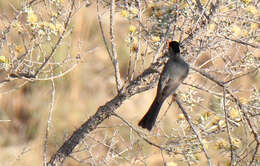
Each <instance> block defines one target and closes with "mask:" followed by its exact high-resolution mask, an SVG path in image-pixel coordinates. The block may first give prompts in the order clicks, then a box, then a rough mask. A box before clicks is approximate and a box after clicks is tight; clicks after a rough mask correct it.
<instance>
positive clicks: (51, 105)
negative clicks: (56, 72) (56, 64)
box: [43, 79, 55, 166]
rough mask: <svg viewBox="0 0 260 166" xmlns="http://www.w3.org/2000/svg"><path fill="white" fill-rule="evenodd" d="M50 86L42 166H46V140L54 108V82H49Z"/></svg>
mask: <svg viewBox="0 0 260 166" xmlns="http://www.w3.org/2000/svg"><path fill="white" fill-rule="evenodd" d="M51 86H52V92H51V103H50V110H49V115H48V121H47V126H46V131H45V132H46V133H45V138H44V144H43V162H44V166H47V144H48V138H49V131H50V126H51V120H52V113H53V108H54V101H55V84H54V80H53V79H52V80H51Z"/></svg>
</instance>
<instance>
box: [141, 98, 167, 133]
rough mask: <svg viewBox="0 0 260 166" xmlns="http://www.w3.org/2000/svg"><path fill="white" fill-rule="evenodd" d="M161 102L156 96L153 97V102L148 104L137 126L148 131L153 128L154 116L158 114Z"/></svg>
mask: <svg viewBox="0 0 260 166" xmlns="http://www.w3.org/2000/svg"><path fill="white" fill-rule="evenodd" d="M162 103H163V102H161V101H160V100H158V98H155V99H154V101H153V104H152V105H151V106H150V108H149V110H148V112H147V113H146V114H145V116H144V117H143V118H142V120H141V121H140V122H139V123H138V126H141V127H142V128H145V129H148V130H149V131H150V130H151V129H152V128H153V125H154V123H155V121H156V118H157V116H158V114H159V111H160V108H161V106H162Z"/></svg>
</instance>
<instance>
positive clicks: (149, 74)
mask: <svg viewBox="0 0 260 166" xmlns="http://www.w3.org/2000/svg"><path fill="white" fill-rule="evenodd" d="M166 60H167V56H166V55H165V56H163V57H161V58H158V61H157V62H156V63H153V64H152V65H151V66H150V67H149V68H148V69H146V70H145V71H144V72H143V73H142V74H141V75H139V76H138V77H137V78H136V79H134V80H133V81H131V82H130V84H129V85H128V86H127V87H126V89H125V91H124V93H123V94H118V95H117V96H115V97H114V98H113V99H112V100H110V101H108V102H107V103H106V104H105V105H103V106H101V107H99V108H98V110H97V112H96V113H95V114H94V115H93V116H91V117H90V118H89V119H88V120H87V121H86V122H85V123H84V124H82V126H81V127H80V128H78V129H77V130H76V131H75V132H74V133H73V134H72V136H71V137H70V138H69V139H68V140H66V141H65V142H64V144H63V145H62V146H61V147H60V148H59V150H58V151H57V152H56V153H55V154H54V155H53V156H52V157H51V160H50V161H49V162H48V166H56V165H61V164H62V163H63V162H64V160H65V159H66V157H68V156H69V155H70V154H71V152H72V151H73V149H74V148H75V147H76V146H77V145H78V144H79V143H80V142H81V141H82V140H83V139H84V138H85V137H86V135H88V134H89V133H90V132H92V131H93V130H95V129H96V128H97V126H98V125H99V124H101V123H102V122H103V121H104V120H105V119H107V118H109V117H110V116H111V115H113V112H114V111H115V110H116V109H117V108H119V107H120V106H121V105H122V104H123V102H124V101H125V100H126V99H128V98H130V97H132V96H133V95H136V94H138V93H141V92H143V91H146V90H149V89H151V88H153V87H154V86H155V84H156V82H157V80H158V79H152V80H153V81H151V82H150V81H147V80H151V78H154V77H157V78H158V76H159V69H160V68H161V66H162V64H163V63H164V62H165V61H166Z"/></svg>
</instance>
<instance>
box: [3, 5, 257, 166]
mask: <svg viewBox="0 0 260 166" xmlns="http://www.w3.org/2000/svg"><path fill="white" fill-rule="evenodd" d="M30 2H32V4H30V5H28V3H29V2H28V1H17V0H8V1H0V11H1V13H0V17H1V19H0V32H1V34H0V35H1V43H0V44H1V46H0V64H1V67H0V81H1V85H0V93H1V94H0V120H2V121H0V129H1V132H0V149H1V150H0V151H1V152H0V161H1V162H0V165H3V166H5V165H8V166H9V165H19V166H20V165H26V166H28V165H39V164H42V161H43V142H44V139H45V129H46V125H47V120H48V113H49V110H50V107H51V93H52V91H53V89H52V82H51V80H52V79H53V80H54V82H55V102H54V112H53V116H52V124H51V128H50V135H49V138H48V150H47V151H48V153H47V154H48V156H51V154H53V153H54V152H55V151H56V150H57V149H58V147H59V146H60V145H61V144H62V143H63V142H64V140H65V139H66V138H68V137H69V136H70V135H71V134H72V132H73V131H74V130H75V129H76V128H78V127H79V126H80V125H81V124H82V123H83V122H84V121H86V120H87V119H88V118H89V117H90V116H91V115H93V114H94V113H95V111H96V110H97V108H98V107H99V106H101V105H103V104H104V103H106V102H107V101H108V100H110V99H111V98H113V97H114V96H115V95H116V93H117V91H116V86H115V80H114V69H113V66H112V65H111V61H110V59H109V56H108V55H107V51H106V48H105V45H104V42H103V39H102V35H101V32H100V27H99V22H98V19H97V18H98V12H97V7H96V3H97V2H96V1H76V3H75V6H76V7H75V9H74V10H71V5H70V4H71V1H66V0H44V1H41V0H34V1H30ZM198 2H199V3H200V5H201V6H202V7H203V8H204V10H205V11H203V12H205V13H206V16H207V15H208V16H212V17H211V19H207V18H206V16H205V17H204V16H201V15H200V14H198V8H199V7H198V6H199V5H198ZM214 2H216V3H213V1H212V2H211V1H207V0H202V1H195V0H190V1H182V0H180V1H179V0H149V1H148V0H146V1H145V0H144V1H141V0H139V1H121V0H116V12H115V26H114V28H115V36H116V38H115V43H116V44H117V53H118V62H119V66H120V73H121V76H122V78H123V80H124V81H127V80H131V79H133V78H134V77H135V76H136V75H138V74H140V73H142V71H143V70H144V69H145V68H147V67H148V66H149V65H150V64H151V62H152V61H153V59H154V55H156V53H157V50H159V49H158V48H160V47H163V45H162V43H166V41H167V40H168V39H174V40H180V41H182V40H183V39H185V38H187V37H188V36H189V34H190V33H191V32H193V33H194V36H192V40H189V41H188V42H186V43H185V44H184V45H183V47H182V53H183V55H184V56H185V59H186V61H187V62H189V63H190V64H191V66H195V67H198V68H200V69H204V70H206V71H207V72H208V73H210V74H212V75H213V76H214V77H216V78H218V79H221V80H223V81H228V80H230V79H231V78H233V77H236V76H239V75H241V74H244V73H246V72H248V71H251V70H252V69H255V68H258V67H259V57H260V51H259V45H260V31H259V22H260V16H259V12H260V11H259V8H260V6H259V2H257V1H254V0H244V1H242V0H240V1H231V0H225V1H221V2H219V1H214ZM211 3H212V4H215V5H216V6H215V9H216V11H212V9H214V8H212V6H211ZM99 5H100V6H99V7H100V11H99V14H100V16H101V18H102V24H103V28H104V29H103V30H104V33H105V36H106V37H107V38H108V36H109V6H110V1H105V0H103V1H100V3H99ZM70 12H71V18H72V19H71V21H70V22H68V24H67V25H66V20H67V18H68V17H69V15H70ZM17 16H18V17H17ZM199 17H201V18H199ZM194 20H197V22H195V21H194ZM61 37H62V38H61ZM60 38H61V39H63V40H62V41H61V42H60V43H58V41H59V39H60ZM107 40H108V41H109V38H108V39H107ZM239 41H244V42H245V43H246V44H243V43H242V44H241V42H240V43H239ZM57 43H58V44H57ZM247 43H251V44H252V45H253V46H258V47H252V46H250V45H249V44H247ZM163 48H165V47H163ZM53 50H54V54H53V56H51V57H50V61H48V64H46V66H44V68H43V69H42V70H39V69H40V68H41V66H42V65H43V64H44V63H45V62H46V59H48V57H49V55H51V54H52V51H53ZM160 52H162V51H160ZM159 55H161V53H160V54H159ZM135 57H138V58H137V61H135ZM130 62H131V63H130ZM135 63H136V64H135ZM134 65H136V66H134ZM129 66H130V67H129ZM256 71H257V70H256ZM35 73H37V75H35ZM132 73H133V74H132ZM185 83H188V84H189V85H190V84H191V85H194V87H192V86H189V85H182V86H181V87H180V90H179V91H180V92H179V93H178V94H179V97H180V98H181V100H182V101H183V103H184V105H185V108H186V109H187V111H188V113H189V114H190V116H191V118H192V120H193V122H194V124H195V125H196V126H197V127H198V128H199V131H200V133H201V136H202V137H203V141H204V144H205V145H206V148H207V150H208V152H209V155H210V156H211V158H212V162H213V163H214V164H215V165H229V164H230V145H229V142H228V137H229V136H228V134H227V132H226V122H225V116H224V112H223V96H222V95H223V94H221V93H222V90H221V88H219V87H217V86H216V85H215V84H214V83H212V82H211V81H209V80H207V79H206V78H204V77H201V76H200V75H199V74H197V73H195V72H192V71H191V74H190V76H189V78H187V80H186V81H185ZM196 85H200V86H201V87H202V88H204V90H200V89H199V88H198V87H196ZM259 87H260V77H259V73H258V72H253V73H248V74H247V75H246V76H244V77H241V78H239V79H236V80H234V81H232V82H230V84H228V88H230V89H232V92H233V93H234V94H236V96H237V97H238V98H239V100H240V102H241V103H243V104H245V105H247V106H248V107H247V108H248V110H247V111H248V112H249V113H250V114H249V115H250V118H251V119H250V120H252V123H253V124H254V128H255V129H256V131H257V134H260V133H259V131H260V130H259V127H260V126H259V107H260V101H259ZM205 89H207V90H205ZM155 90H156V89H153V90H149V91H146V92H144V93H142V94H139V95H136V96H134V97H132V98H131V99H130V100H127V101H126V102H125V103H124V104H123V105H122V106H121V107H120V108H119V110H118V114H119V115H120V116H122V117H123V118H124V119H126V120H127V121H128V122H130V123H131V124H132V125H134V126H135V127H136V124H137V122H138V121H139V119H140V118H141V117H142V116H143V114H144V113H145V112H146V110H147V109H148V107H149V105H150V104H151V102H152V100H153V97H154V95H155ZM168 103H170V99H169V102H168ZM168 106H169V104H164V107H163V108H162V110H165V109H167V111H166V112H163V111H162V112H163V113H161V115H160V118H159V122H158V123H157V124H156V127H155V129H154V130H153V131H152V132H151V133H148V132H145V131H144V133H143V134H145V136H146V137H147V138H148V139H149V140H151V141H153V142H156V143H157V144H159V145H162V146H167V147H168V148H169V149H171V150H172V153H167V152H162V151H160V150H158V149H156V148H154V147H152V146H150V145H149V144H147V143H146V142H145V141H144V140H143V139H142V138H140V137H139V136H138V135H137V134H136V133H135V132H134V131H133V130H132V129H131V128H130V127H128V126H127V125H126V124H125V123H123V122H122V121H121V120H120V119H118V118H116V117H111V118H109V119H108V120H106V121H104V123H102V124H101V125H100V126H99V128H98V129H96V130H95V131H94V132H92V133H91V134H90V135H88V136H87V137H86V140H85V141H84V142H83V143H82V144H81V145H79V146H78V148H77V149H76V150H75V152H74V153H73V154H72V155H71V156H70V158H69V159H67V161H66V163H65V164H64V165H91V164H92V165H164V164H165V165H169V166H175V165H207V162H206V158H205V156H204V155H203V152H202V151H201V148H200V146H199V144H198V142H197V140H196V138H195V136H194V135H193V133H192V132H191V129H190V127H189V126H188V124H187V123H186V121H185V118H184V116H183V115H182V114H181V113H180V111H179V110H178V108H177V106H176V104H172V106H171V107H170V108H168ZM226 110H228V113H229V118H230V124H231V126H232V127H231V128H232V129H231V130H232V131H231V133H232V137H231V141H232V144H233V148H234V150H233V151H234V153H235V163H236V164H237V165H246V164H248V162H249V161H250V159H251V158H252V155H253V154H252V153H253V151H254V148H255V146H256V143H255V142H254V138H253V136H252V134H251V131H250V128H249V127H248V125H247V124H246V122H245V119H244V117H243V116H244V115H243V113H242V111H241V110H240V109H239V107H238V106H237V105H236V103H234V102H233V101H231V100H229V99H228V97H227V103H226ZM166 113H167V114H166ZM166 115H167V116H166ZM258 137H259V135H258ZM259 155H260V153H259V151H258V152H257V154H256V157H255V160H254V164H259V162H260V156H259Z"/></svg>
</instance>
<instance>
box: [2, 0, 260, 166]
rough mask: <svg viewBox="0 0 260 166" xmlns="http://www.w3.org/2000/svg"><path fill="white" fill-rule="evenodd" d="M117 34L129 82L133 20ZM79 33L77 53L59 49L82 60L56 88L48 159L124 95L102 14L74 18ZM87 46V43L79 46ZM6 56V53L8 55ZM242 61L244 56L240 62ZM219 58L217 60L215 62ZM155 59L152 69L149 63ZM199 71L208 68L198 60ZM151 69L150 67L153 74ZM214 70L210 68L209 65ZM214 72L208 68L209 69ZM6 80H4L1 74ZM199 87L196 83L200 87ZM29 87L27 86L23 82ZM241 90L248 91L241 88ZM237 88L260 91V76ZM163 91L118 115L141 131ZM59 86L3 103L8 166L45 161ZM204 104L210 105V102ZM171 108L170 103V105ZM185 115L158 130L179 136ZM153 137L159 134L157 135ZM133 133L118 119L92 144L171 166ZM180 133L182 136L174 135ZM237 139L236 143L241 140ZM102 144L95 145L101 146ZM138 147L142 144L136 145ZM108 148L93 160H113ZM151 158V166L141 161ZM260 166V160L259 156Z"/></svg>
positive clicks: (170, 115) (36, 86)
mask: <svg viewBox="0 0 260 166" xmlns="http://www.w3.org/2000/svg"><path fill="white" fill-rule="evenodd" d="M11 4H12V5H13V6H15V7H17V8H19V7H20V6H21V5H22V4H21V2H19V1H16V0H12V1H11V0H9V1H1V2H0V11H1V15H2V17H4V16H3V15H5V17H12V16H13V9H12V6H11ZM115 20H116V25H117V26H116V27H118V28H117V29H116V30H115V32H116V36H117V38H116V43H119V44H118V45H117V47H118V55H119V64H120V69H121V72H122V73H121V74H122V75H123V76H124V75H126V74H127V64H128V51H129V50H128V49H129V48H128V46H127V44H126V42H125V40H126V38H127V35H128V27H129V23H128V21H127V20H126V19H125V18H122V17H120V16H118V15H117V16H116V19H115ZM6 21H7V19H3V18H1V20H0V29H3V28H4V27H5V25H6ZM103 21H104V22H103V23H104V25H105V26H106V25H108V24H109V20H106V19H104V20H103ZM71 27H72V29H73V32H72V35H71V37H70V39H66V40H68V41H65V42H67V43H68V45H70V49H59V50H58V53H57V54H58V55H61V56H62V55H65V54H66V51H69V52H70V53H71V55H73V56H76V55H77V54H79V45H80V54H81V57H82V58H81V60H80V63H79V65H78V66H77V67H76V68H75V69H74V70H73V71H72V72H70V73H69V74H67V75H66V76H64V77H61V78H59V79H56V80H55V89H56V93H55V94H56V95H55V103H54V112H53V118H52V126H51V130H50V131H51V132H50V135H49V139H48V157H49V156H50V155H51V154H53V153H54V152H55V151H56V150H57V149H58V147H59V146H60V145H61V144H62V143H63V142H64V140H65V139H66V138H68V137H69V136H70V135H71V134H72V132H73V131H74V130H75V129H76V128H78V127H79V126H80V125H81V124H82V123H83V122H84V121H86V120H87V119H88V118H89V117H90V116H91V115H93V114H94V113H95V111H96V110H97V108H98V107H99V106H100V105H103V104H104V103H106V102H107V101H108V100H110V99H111V98H113V97H114V96H115V95H116V87H115V84H114V75H113V68H112V65H111V62H110V59H109V56H108V55H107V52H106V50H105V47H104V44H103V40H102V37H101V34H100V30H99V26H98V22H97V12H96V6H95V5H92V6H90V7H88V8H82V9H80V11H79V12H77V13H76V14H75V15H74V16H73V21H72V23H71ZM79 41H80V43H79ZM93 48H95V49H94V50H93V51H92V52H90V53H89V52H87V51H88V50H90V49H93ZM243 49H244V48H243V47H236V45H235V44H234V49H233V50H232V49H230V55H234V52H238V51H239V52H241V54H242V53H243ZM4 53H5V51H2V54H4ZM236 55H237V56H238V58H239V54H236ZM259 55H260V52H259V50H258V51H256V53H255V56H256V57H259ZM211 56H212V55H211ZM201 57H204V58H205V57H206V58H207V57H210V52H209V53H205V56H201ZM233 58H234V57H233ZM150 60H151V58H150V59H149V57H148V61H147V62H149V61H150ZM203 62H205V59H203V58H201V63H203ZM198 63H200V61H199V60H198ZM223 64H224V62H223V61H222V62H221V61H219V62H215V65H219V66H222V65H223ZM148 65H149V64H148V63H147V64H146V67H147V66H148ZM209 65H210V64H209ZM205 67H206V66H205ZM0 77H2V75H1V73H0ZM194 80H195V81H194ZM192 81H194V82H199V81H202V82H203V81H204V83H207V82H208V81H206V80H201V78H200V77H198V78H197V79H196V76H193V77H192V78H191V77H189V78H188V79H187V82H192ZM21 82H22V81H21ZM241 82H242V83H243V84H241ZM19 84H20V82H19V80H18V81H16V82H15V83H12V84H10V85H8V86H7V87H4V88H1V91H2V92H5V91H7V90H10V89H12V88H13V87H17V86H18V85H19ZM232 84H234V87H236V86H237V88H241V89H247V88H249V87H251V85H252V84H253V85H255V86H256V87H257V88H258V89H259V88H260V78H259V74H258V76H256V77H255V76H254V77H251V76H248V77H243V78H241V79H238V80H237V81H235V82H234V83H232ZM179 89H180V91H185V90H186V89H187V86H184V85H182V86H181V87H180V88H179ZM155 90H156V89H153V90H149V91H146V92H144V93H141V94H139V95H136V96H134V97H132V98H131V99H130V100H127V101H126V102H125V103H124V104H123V105H122V106H121V107H120V108H119V110H118V111H117V112H118V114H119V115H121V116H122V117H123V118H125V119H127V120H128V121H129V122H131V123H132V124H134V125H135V124H137V123H138V121H139V119H140V118H141V117H142V116H143V115H144V113H145V112H146V111H147V109H148V107H149V106H150V104H151V102H152V100H153V98H154V95H155ZM51 92H52V88H51V82H50V81H39V82H32V83H27V84H26V85H25V86H23V87H21V88H17V90H14V91H11V92H8V93H3V94H1V95H0V119H1V120H4V119H9V120H10V121H9V122H0V131H1V132H0V166H14V165H17V166H18V165H19V166H23V165H24V166H30V165H41V164H42V161H43V142H44V138H45V128H46V122H47V118H48V111H49V109H50V102H51ZM201 95H205V96H207V95H208V100H207V101H205V102H204V104H205V105H204V107H207V106H210V105H212V107H214V103H215V102H218V101H217V99H215V98H214V97H212V96H210V95H209V94H206V93H201ZM248 95H249V94H248V93H247V92H245V93H241V96H240V97H244V98H247V97H248ZM205 96H203V97H205ZM169 101H170V99H169ZM167 106H168V104H167V103H165V104H164V106H163V108H162V110H166V109H167ZM200 109H201V108H198V111H195V113H194V116H193V119H194V120H195V119H197V118H199V117H200V116H201V112H203V111H199V110H200ZM179 113H180V111H179V109H177V106H176V104H173V106H171V107H170V109H169V111H168V112H167V116H163V117H162V115H163V114H164V111H162V113H161V114H160V117H159V120H162V121H161V123H159V124H158V125H159V126H160V127H161V126H162V127H163V128H164V129H165V131H166V132H167V131H171V129H172V128H173V127H176V126H178V127H179V125H181V124H180V123H179V122H178V119H179V116H180V114H179ZM156 130H157V129H155V131H152V132H153V133H154V134H155V133H157V131H156ZM131 132H133V131H132V130H131V129H129V128H128V127H126V126H125V124H123V123H122V122H121V121H120V120H119V119H118V118H115V117H111V118H109V119H107V120H106V121H104V122H103V123H102V124H101V125H100V126H99V128H98V129H97V130H95V131H94V132H93V133H91V134H90V135H89V136H88V137H87V138H86V141H89V142H91V140H92V141H93V140H94V139H96V140H98V139H100V140H102V139H104V138H111V139H107V140H109V141H110V142H109V141H108V142H106V143H107V144H112V143H115V142H117V141H122V142H123V143H121V144H119V145H117V146H118V147H116V149H124V148H127V147H131V148H132V149H128V152H127V154H124V155H125V156H131V155H132V156H138V154H139V153H140V158H138V157H137V158H135V157H133V159H132V160H134V159H136V160H140V161H142V160H143V161H144V160H147V161H148V163H149V164H148V165H163V162H162V157H161V153H160V151H159V150H158V149H155V148H152V147H151V146H149V145H148V144H147V143H145V142H144V141H143V140H142V139H141V138H139V137H138V136H137V135H136V134H134V133H132V135H131V136H133V138H131V137H130V134H129V133H131ZM174 132H179V131H173V133H174ZM234 133H235V135H237V136H241V135H240V134H241V131H239V129H237V131H236V132H234ZM235 135H234V136H235ZM216 136H219V137H222V136H223V137H225V136H224V134H222V133H220V134H219V135H216ZM212 139H213V140H210V141H209V145H208V146H209V147H210V149H209V153H210V155H213V156H214V158H212V160H213V161H215V162H216V161H220V160H222V161H221V162H219V164H220V165H225V164H226V163H225V158H228V157H227V156H228V155H227V154H223V152H221V151H218V150H217V149H216V147H215V141H216V140H217V139H216V138H215V140H214V138H212ZM151 140H152V141H154V142H158V143H160V142H162V141H165V138H163V134H162V133H161V135H160V136H158V137H151ZM95 143H96V142H95V141H93V144H95ZM132 143H134V144H132ZM107 150H108V148H107V147H104V146H103V145H102V144H101V145H97V146H96V147H95V149H94V150H93V154H94V155H96V156H97V161H98V158H100V160H101V159H102V158H103V157H104V156H105V155H106V151H107ZM143 153H145V154H148V155H147V157H148V158H145V157H144V156H143V155H141V154H143ZM77 156H78V157H82V158H81V159H82V160H83V159H84V158H85V157H86V152H79V153H77ZM164 157H165V159H164V160H165V161H167V162H168V163H170V162H171V161H175V162H176V163H178V164H179V165H186V163H183V162H181V161H178V159H180V158H181V157H180V156H178V155H174V156H171V155H166V154H165V155H164ZM198 158H201V159H200V160H201V161H202V162H201V163H200V164H199V165H206V160H205V158H204V156H203V155H202V154H198ZM258 159H259V156H258ZM65 165H68V166H69V165H73V166H76V165H88V164H84V163H80V162H78V161H77V160H76V159H75V158H74V159H72V158H68V159H67V161H66V163H65ZM110 165H130V164H129V162H125V161H124V160H116V162H115V161H114V162H111V163H110ZM137 165H143V163H142V162H139V163H138V162H137Z"/></svg>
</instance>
